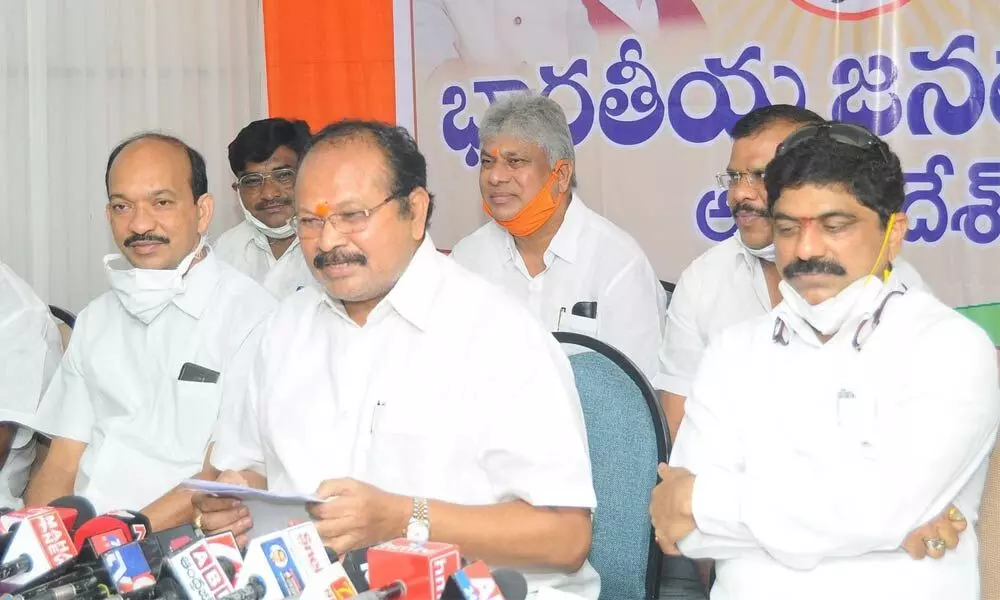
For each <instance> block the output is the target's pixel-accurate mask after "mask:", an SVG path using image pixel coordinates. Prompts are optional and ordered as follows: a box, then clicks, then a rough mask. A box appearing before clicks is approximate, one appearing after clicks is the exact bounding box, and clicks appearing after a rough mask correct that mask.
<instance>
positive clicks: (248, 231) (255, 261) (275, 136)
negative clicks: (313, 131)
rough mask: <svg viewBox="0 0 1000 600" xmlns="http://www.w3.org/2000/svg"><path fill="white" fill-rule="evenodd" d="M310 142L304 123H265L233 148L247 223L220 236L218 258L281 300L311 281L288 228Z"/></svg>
mask: <svg viewBox="0 0 1000 600" xmlns="http://www.w3.org/2000/svg"><path fill="white" fill-rule="evenodd" d="M308 141H309V125H308V124H306V122H305V121H289V120H287V119H277V118H276V119H262V120H260V121H254V122H253V123H250V124H249V125H247V126H246V127H244V128H243V129H242V130H240V133H239V135H237V136H236V139H234V140H233V141H232V143H231V144H229V166H230V167H231V168H232V170H233V175H235V176H236V181H235V182H234V183H233V190H234V191H235V192H236V193H237V195H238V200H239V202H240V208H241V209H242V210H243V216H244V220H243V221H242V222H241V223H240V224H239V225H237V226H235V227H233V228H232V229H230V230H229V231H227V232H225V233H223V234H222V235H221V236H219V240H218V241H217V242H216V243H215V245H214V248H215V251H216V252H217V253H218V254H219V258H220V259H222V260H223V261H225V262H227V263H229V264H230V265H232V266H234V267H236V269H237V270H238V271H240V272H242V273H243V274H245V275H247V276H249V277H250V278H252V279H253V280H254V281H256V282H258V283H260V284H261V285H263V286H264V288H265V289H266V290H267V291H269V292H271V293H272V294H274V296H276V297H278V298H283V297H285V296H287V295H288V294H290V293H292V292H294V291H296V290H297V289H298V288H300V287H301V286H303V285H305V284H306V283H308V282H309V281H311V280H312V274H311V273H310V272H309V267H308V265H306V262H305V259H304V258H303V257H302V248H301V247H300V246H299V240H298V237H296V235H295V228H294V227H292V226H291V224H289V220H290V219H291V218H292V213H293V212H294V207H293V206H292V200H293V190H294V188H295V175H296V172H297V169H298V166H299V156H301V154H302V150H303V149H304V148H305V145H306V142H308Z"/></svg>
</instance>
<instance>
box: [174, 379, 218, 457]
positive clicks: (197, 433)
mask: <svg viewBox="0 0 1000 600" xmlns="http://www.w3.org/2000/svg"><path fill="white" fill-rule="evenodd" d="M221 393H222V388H221V386H220V385H219V384H217V383H206V382H199V381H176V382H174V400H175V403H176V416H175V419H174V421H175V423H173V424H164V425H168V426H169V425H173V426H174V427H175V429H176V434H177V437H176V439H177V440H178V444H179V447H178V450H180V451H182V452H183V453H184V455H185V456H188V455H190V454H193V453H194V452H195V451H199V452H200V453H201V454H202V458H204V453H205V450H207V449H208V444H209V443H210V442H212V441H214V439H215V430H216V423H217V422H218V420H219V407H220V405H221Z"/></svg>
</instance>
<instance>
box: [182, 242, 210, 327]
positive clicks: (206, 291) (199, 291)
mask: <svg viewBox="0 0 1000 600" xmlns="http://www.w3.org/2000/svg"><path fill="white" fill-rule="evenodd" d="M218 282H219V259H218V258H216V256H215V252H214V251H213V250H212V249H211V248H210V247H209V246H205V258H203V259H201V260H200V261H198V263H196V264H195V265H194V266H192V267H191V268H190V269H188V272H187V273H185V274H184V291H183V292H182V293H180V294H178V295H177V296H176V297H175V298H174V299H173V301H172V302H173V303H174V304H175V305H177V308H179V309H181V310H183V311H184V312H186V313H187V314H189V315H191V316H192V317H194V318H195V319H200V318H201V315H202V313H204V312H205V308H206V307H207V306H208V301H209V300H210V299H211V297H212V292H213V291H214V290H215V286H216V285H217V284H218Z"/></svg>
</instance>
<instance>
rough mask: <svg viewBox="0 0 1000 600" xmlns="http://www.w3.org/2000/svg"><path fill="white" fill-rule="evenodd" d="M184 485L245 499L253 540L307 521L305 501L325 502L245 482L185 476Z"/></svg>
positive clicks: (206, 491)
mask: <svg viewBox="0 0 1000 600" xmlns="http://www.w3.org/2000/svg"><path fill="white" fill-rule="evenodd" d="M181 485H182V486H183V487H184V488H186V489H189V490H192V491H195V492H201V493H203V494H211V495H213V496H225V497H227V498H237V499H239V500H240V501H241V502H243V505H244V506H246V507H247V508H248V509H250V517H251V518H252V519H253V527H252V528H251V529H250V531H249V532H248V533H247V535H248V537H249V538H250V539H253V538H254V537H257V536H260V535H267V534H269V533H274V532H275V531H278V530H281V529H285V528H287V527H288V526H289V525H290V524H291V523H293V522H296V523H298V522H304V521H308V520H309V519H310V516H309V513H308V512H306V503H307V502H323V500H320V499H319V498H317V497H316V496H313V495H296V494H277V493H274V492H268V491H265V490H258V489H255V488H250V487H245V486H242V485H232V484H228V483H219V482H216V481H202V480H200V479H186V480H184V481H183V482H182V483H181Z"/></svg>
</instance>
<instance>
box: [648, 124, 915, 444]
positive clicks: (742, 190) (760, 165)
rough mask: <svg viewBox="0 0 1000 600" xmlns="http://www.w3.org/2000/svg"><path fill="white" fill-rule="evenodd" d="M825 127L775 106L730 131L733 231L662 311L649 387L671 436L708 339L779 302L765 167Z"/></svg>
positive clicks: (725, 182)
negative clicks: (791, 138) (802, 136)
mask: <svg viewBox="0 0 1000 600" xmlns="http://www.w3.org/2000/svg"><path fill="white" fill-rule="evenodd" d="M822 122H823V118H822V117H820V116H819V115H817V114H816V113H814V112H813V111H811V110H808V109H804V108H799V107H796V106H791V105H788V104H774V105H771V106H764V107H761V108H758V109H755V110H753V111H751V112H750V113H748V114H747V115H746V116H744V117H743V118H742V119H740V120H739V121H737V122H736V124H735V125H734V126H733V131H732V136H733V147H732V151H731V152H730V155H729V164H728V165H727V166H726V170H725V171H724V172H722V173H719V174H718V175H716V180H717V182H718V184H719V187H720V188H721V189H723V190H727V200H726V201H727V202H728V204H729V208H730V209H731V210H732V213H733V218H734V220H735V222H736V223H735V224H736V233H735V234H734V235H733V236H732V237H731V238H729V239H727V240H726V241H724V242H721V243H719V244H717V245H715V246H714V247H712V248H710V249H709V250H708V251H706V252H705V253H703V254H702V255H701V256H699V257H698V258H696V259H695V260H694V261H692V263H691V264H690V265H688V267H687V268H686V269H684V272H683V273H681V276H680V279H678V281H677V286H676V288H675V290H674V293H673V295H672V296H671V298H670V306H669V307H668V308H667V319H666V320H667V324H666V330H665V331H664V334H663V345H662V346H661V347H660V351H659V372H658V373H657V375H656V378H655V379H654V380H653V385H654V387H655V388H656V389H658V390H661V393H660V398H661V401H662V402H663V407H664V412H665V413H666V416H667V425H668V427H669V428H670V434H671V437H673V436H675V435H676V434H677V428H678V427H679V426H680V423H681V419H682V418H683V417H684V399H685V398H686V397H687V396H688V394H690V392H691V381H692V380H693V379H694V375H695V372H696V371H697V369H698V364H699V363H700V362H701V358H702V355H703V354H704V353H705V348H706V346H708V343H709V341H710V340H711V339H712V338H713V337H714V336H715V335H716V334H718V333H719V332H720V331H722V330H723V329H725V328H727V327H729V326H731V325H735V324H737V323H740V322H742V321H745V320H747V319H750V318H753V317H756V316H759V315H764V314H767V313H769V312H770V311H771V309H772V308H774V307H775V306H777V305H778V303H779V302H781V290H780V289H779V288H778V282H779V281H780V280H781V277H780V275H779V274H778V269H777V268H776V267H775V266H774V236H773V232H772V230H771V221H770V219H768V216H767V190H766V189H765V187H764V169H765V168H766V167H767V164H768V163H769V162H771V159H772V158H774V152H775V150H776V149H777V148H778V144H780V143H781V141H782V140H784V139H785V138H786V137H787V136H788V135H789V134H790V133H792V132H793V131H795V130H796V129H798V128H799V127H802V126H803V125H808V124H815V123H822ZM893 267H894V268H893V270H894V271H895V272H896V275H897V276H898V277H900V279H901V280H902V281H903V282H904V283H905V284H906V285H908V286H909V287H911V288H923V287H924V283H923V280H922V279H921V278H920V275H919V274H917V272H916V270H915V269H914V268H913V267H912V266H910V265H909V264H908V263H906V262H905V261H904V260H903V259H902V257H899V256H897V257H896V258H895V260H894V261H893Z"/></svg>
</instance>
